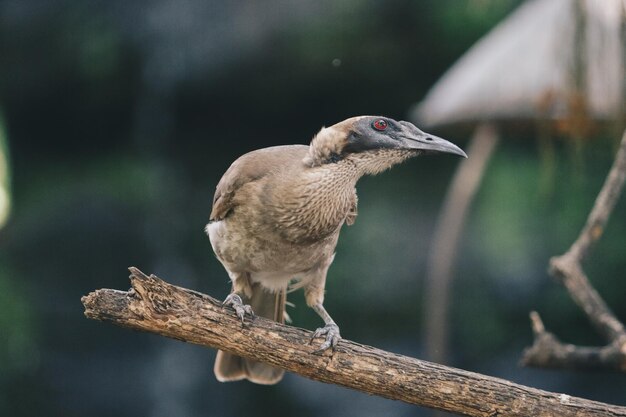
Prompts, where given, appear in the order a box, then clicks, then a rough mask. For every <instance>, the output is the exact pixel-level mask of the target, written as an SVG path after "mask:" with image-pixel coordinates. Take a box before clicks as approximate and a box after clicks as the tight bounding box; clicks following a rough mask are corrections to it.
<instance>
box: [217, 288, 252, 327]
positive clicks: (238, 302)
mask: <svg viewBox="0 0 626 417" xmlns="http://www.w3.org/2000/svg"><path fill="white" fill-rule="evenodd" d="M222 305H223V306H231V307H232V308H233V309H234V310H235V313H236V314H237V317H239V318H240V319H241V325H242V326H243V323H244V319H245V318H246V314H247V315H248V316H250V318H252V317H254V311H252V307H250V305H249V304H244V303H243V300H242V299H241V297H240V296H239V294H237V293H231V294H229V295H228V297H226V299H225V300H224V302H223V303H222Z"/></svg>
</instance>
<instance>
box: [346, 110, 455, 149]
mask: <svg viewBox="0 0 626 417" xmlns="http://www.w3.org/2000/svg"><path fill="white" fill-rule="evenodd" d="M375 149H403V150H407V151H412V150H414V151H421V152H424V153H451V154H455V155H459V156H463V157H465V158H467V155H466V154H465V152H463V151H462V150H461V149H460V148H459V147H458V146H456V145H454V144H452V143H450V142H448V141H447V140H445V139H442V138H439V137H437V136H434V135H430V134H428V133H425V132H422V131H421V130H419V129H418V128H417V127H416V126H414V125H413V124H411V123H409V122H405V121H400V122H398V121H396V120H393V119H390V118H388V117H381V116H369V117H364V118H362V119H359V120H358V121H357V122H355V123H354V126H353V127H352V130H351V131H350V134H349V135H348V141H347V143H346V146H345V147H344V149H343V153H344V154H346V153H359V152H366V151H368V150H375Z"/></svg>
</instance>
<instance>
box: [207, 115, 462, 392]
mask: <svg viewBox="0 0 626 417" xmlns="http://www.w3.org/2000/svg"><path fill="white" fill-rule="evenodd" d="M433 153H449V154H454V155H459V156H462V157H467V155H466V154H465V152H463V150H461V149H460V148H459V147H458V146H456V145H454V144H453V143H451V142H449V141H447V140H445V139H442V138H439V137H437V136H434V135H431V134H428V133H425V132H423V131H421V130H420V129H418V128H417V127H416V126H415V125H413V124H412V123H409V122H406V121H396V120H394V119H392V118H389V117H384V116H357V117H351V118H349V119H346V120H344V121H342V122H339V123H337V124H334V125H332V126H329V127H322V129H321V130H320V131H319V132H318V133H317V134H316V135H315V136H314V137H313V139H312V140H311V142H310V144H309V145H283V146H273V147H268V148H263V149H258V150H255V151H252V152H249V153H246V154H244V155H243V156H241V157H239V158H238V159H237V160H235V162H233V163H232V165H231V166H230V167H229V168H228V170H227V171H226V173H225V174H224V175H223V176H222V178H221V180H220V181H219V183H218V185H217V187H216V191H215V195H214V198H213V206H212V210H211V214H210V218H209V223H208V224H207V225H206V228H205V231H206V233H207V234H208V236H209V239H210V241H211V246H212V248H213V251H214V252H215V255H216V257H217V259H218V260H219V261H220V262H221V263H222V265H223V266H224V268H225V269H226V272H227V273H228V276H229V277H230V281H231V283H232V289H231V292H230V294H229V295H228V296H227V297H226V299H225V300H224V303H223V304H224V305H225V306H230V307H232V308H233V309H234V311H235V313H236V315H237V317H238V318H239V319H241V321H242V325H243V323H244V320H245V317H246V316H249V317H253V316H255V315H258V316H262V317H266V318H269V319H272V320H275V321H277V322H280V323H283V322H284V321H285V318H286V313H285V305H286V294H287V292H288V291H291V290H294V289H299V288H302V289H303V290H304V295H305V300H306V304H307V305H308V306H309V307H311V308H312V309H313V310H314V311H315V312H316V313H317V314H318V315H319V316H320V317H321V319H322V320H323V321H324V326H323V327H321V328H318V329H317V330H316V331H315V332H314V333H313V337H312V339H311V341H313V340H315V339H316V338H323V342H321V345H320V346H319V349H317V350H316V353H323V352H324V351H326V350H328V349H334V348H335V346H336V345H337V343H338V342H339V340H340V339H341V333H340V330H339V326H338V325H337V324H336V323H335V321H334V320H333V319H332V318H331V316H330V314H329V313H328V312H327V311H326V308H325V307H324V287H325V283H326V276H327V272H328V269H329V267H330V265H331V263H332V262H333V258H334V256H335V247H336V245H337V240H338V238H339V232H340V230H341V229H342V226H343V225H344V224H346V225H352V224H353V223H354V221H355V219H356V217H357V202H358V199H357V194H356V184H357V181H358V180H359V178H361V177H362V176H364V175H375V174H378V173H380V172H382V171H385V170H386V169H388V168H391V167H392V166H394V165H396V164H399V163H401V162H403V161H405V160H407V159H409V158H412V157H415V156H419V155H424V154H433ZM214 373H215V376H216V378H217V380H218V381H221V382H227V381H237V380H242V379H247V380H249V381H251V382H253V383H257V384H265V385H270V384H275V383H277V382H279V381H280V380H281V379H282V377H283V374H284V371H283V370H282V369H278V368H275V367H273V366H270V365H267V364H264V363H260V362H257V361H254V360H251V359H246V358H242V357H239V356H236V355H233V354H231V353H227V352H224V351H221V350H220V351H218V353H217V357H216V360H215V366H214Z"/></svg>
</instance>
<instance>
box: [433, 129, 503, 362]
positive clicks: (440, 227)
mask: <svg viewBox="0 0 626 417" xmlns="http://www.w3.org/2000/svg"><path fill="white" fill-rule="evenodd" d="M499 139H500V136H499V134H498V131H497V130H496V127H495V126H493V125H491V124H488V123H482V124H480V125H479V126H478V127H477V128H476V130H475V132H474V136H473V137H472V140H471V142H470V146H469V149H468V151H467V154H468V156H469V157H468V158H467V159H464V160H462V161H461V163H460V164H459V166H458V168H457V170H456V173H455V174H454V178H453V179H452V182H451V184H450V187H449V188H448V192H447V194H446V199H445V201H444V204H443V210H442V212H441V216H440V217H439V219H438V221H437V225H436V226H435V233H434V237H433V245H432V250H431V252H430V254H429V257H428V271H427V274H426V291H425V293H426V295H425V297H424V299H425V302H426V304H425V308H424V317H425V327H426V341H427V354H428V359H429V360H431V361H433V362H437V363H445V362H446V360H447V358H448V328H449V327H450V326H449V323H448V312H449V310H450V288H451V287H452V278H453V268H454V265H455V262H454V260H455V259H456V250H457V247H458V244H459V240H460V238H461V233H462V232H463V227H464V225H465V219H466V218H467V213H468V212H469V208H470V206H471V204H472V200H473V199H474V196H475V195H476V191H478V188H479V186H480V182H481V179H482V176H483V174H484V172H485V169H486V168H487V164H488V163H489V160H490V159H491V155H492V154H493V151H494V150H495V148H496V145H497V144H498V141H499Z"/></svg>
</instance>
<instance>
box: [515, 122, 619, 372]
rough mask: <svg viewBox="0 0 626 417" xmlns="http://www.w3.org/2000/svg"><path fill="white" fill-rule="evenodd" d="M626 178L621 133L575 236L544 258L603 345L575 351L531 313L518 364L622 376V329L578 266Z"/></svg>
mask: <svg viewBox="0 0 626 417" xmlns="http://www.w3.org/2000/svg"><path fill="white" fill-rule="evenodd" d="M625 178H626V132H624V134H623V136H622V141H621V144H620V147H619V150H618V151H617V155H616V156H615V161H614V162H613V166H612V168H611V170H610V172H609V175H608V176H607V178H606V181H605V182H604V185H603V186H602V189H601V190H600V193H599V194H598V197H597V198H596V201H595V203H594V206H593V208H592V210H591V212H590V213H589V217H588V218H587V222H586V223H585V226H584V227H583V229H582V231H581V233H580V235H579V236H578V238H577V239H576V241H575V242H574V243H573V244H572V246H571V247H570V248H569V250H568V251H567V252H565V254H563V255H561V256H556V257H553V258H552V259H551V260H550V269H549V271H550V274H551V275H552V276H553V277H555V278H556V279H557V280H558V281H559V282H561V283H562V284H563V285H564V286H565V288H566V289H567V291H568V292H569V294H570V296H571V297H572V299H573V300H574V301H575V302H576V304H578V306H579V307H580V308H581V309H582V310H583V311H584V312H585V314H586V315H587V317H588V318H589V320H590V321H591V323H592V324H593V326H594V327H595V329H596V330H597V331H598V332H599V333H600V334H601V335H602V336H603V337H604V338H605V339H606V341H607V345H606V346H604V347H580V346H574V345H569V344H563V343H561V342H560V341H559V340H558V339H557V338H556V336H554V335H553V334H551V333H550V332H548V331H546V330H545V328H544V326H543V323H542V322H541V318H540V317H539V314H537V313H536V312H533V313H531V322H532V327H533V333H534V335H535V342H534V344H533V345H532V346H531V347H529V348H527V349H526V350H525V351H524V353H523V356H522V364H524V365H529V366H537V367H552V368H555V367H556V368H595V369H598V368H601V369H613V370H618V371H622V372H626V331H625V330H624V325H623V324H622V323H621V322H620V321H619V320H618V319H617V317H615V315H614V314H613V312H612V311H611V309H610V308H609V307H608V306H607V305H606V303H605V302H604V300H603V299H602V297H601V296H600V295H599V294H598V292H597V291H596V290H595V289H594V288H593V286H592V285H591V283H590V282H589V279H588V278H587V275H586V274H585V272H584V271H583V269H582V266H581V262H582V260H583V259H584V258H585V256H587V254H588V253H589V251H590V250H591V248H592V247H593V245H594V244H595V243H596V242H597V241H598V239H600V237H601V236H602V233H603V232H604V230H605V228H606V224H607V222H608V219H609V216H610V215H611V212H612V211H613V208H614V207H615V203H616V202H617V199H618V198H619V196H620V194H621V191H622V188H623V186H624V179H625Z"/></svg>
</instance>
